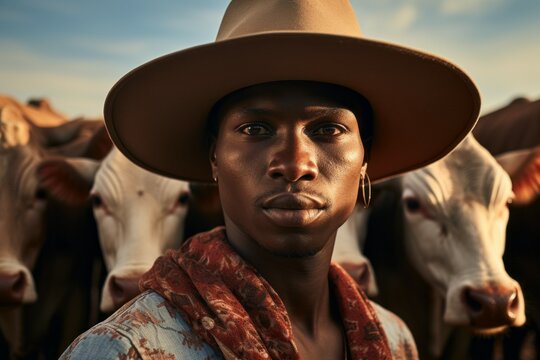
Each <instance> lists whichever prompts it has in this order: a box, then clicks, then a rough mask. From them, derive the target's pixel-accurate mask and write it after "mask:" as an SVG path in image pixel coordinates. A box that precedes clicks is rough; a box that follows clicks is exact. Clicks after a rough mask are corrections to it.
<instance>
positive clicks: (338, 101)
mask: <svg viewBox="0 0 540 360" xmlns="http://www.w3.org/2000/svg"><path fill="white" fill-rule="evenodd" d="M359 99H361V96H360V95H359V94H356V93H353V92H352V91H351V90H349V89H346V88H344V87H341V86H338V85H333V84H326V83H319V82H311V81H280V82H272V83H265V84H258V85H254V86H250V87H247V88H244V89H241V90H238V91H236V92H234V93H232V94H230V95H229V96H227V97H226V98H224V99H223V101H222V104H221V108H222V109H223V110H224V109H227V110H231V109H233V108H234V109H235V110H237V111H243V112H246V113H250V114H255V115H256V114H257V113H258V114H260V115H273V112H276V111H278V110H280V109H282V108H283V107H285V108H287V107H289V108H294V107H297V108H298V107H301V108H303V109H305V112H306V113H309V115H313V116H317V115H324V114H327V115H329V114H332V113H335V112H336V111H339V110H340V109H342V110H343V109H350V110H354V109H355V108H356V107H358V106H359V105H360V104H359V101H355V100H359Z"/></svg>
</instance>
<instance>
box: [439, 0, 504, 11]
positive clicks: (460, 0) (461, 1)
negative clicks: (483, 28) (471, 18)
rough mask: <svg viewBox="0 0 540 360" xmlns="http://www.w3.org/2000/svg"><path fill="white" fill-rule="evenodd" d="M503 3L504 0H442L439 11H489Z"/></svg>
mask: <svg viewBox="0 0 540 360" xmlns="http://www.w3.org/2000/svg"><path fill="white" fill-rule="evenodd" d="M503 3H504V0H444V1H443V2H442V4H441V11H442V13H444V14H450V15H459V14H470V13H477V12H481V11H491V10H493V9H494V8H497V7H499V6H500V5H502V4H503Z"/></svg>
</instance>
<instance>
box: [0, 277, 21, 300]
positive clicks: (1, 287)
mask: <svg viewBox="0 0 540 360" xmlns="http://www.w3.org/2000/svg"><path fill="white" fill-rule="evenodd" d="M26 286H27V283H26V279H25V276H24V273H23V272H22V271H19V272H18V273H16V274H14V275H8V276H1V277H0V305H8V306H9V305H20V304H22V302H23V297H24V291H25V290H26Z"/></svg>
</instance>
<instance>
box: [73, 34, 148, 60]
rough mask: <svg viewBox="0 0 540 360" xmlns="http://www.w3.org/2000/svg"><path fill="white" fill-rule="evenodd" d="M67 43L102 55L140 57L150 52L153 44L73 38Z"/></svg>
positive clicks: (127, 40)
mask: <svg viewBox="0 0 540 360" xmlns="http://www.w3.org/2000/svg"><path fill="white" fill-rule="evenodd" d="M67 43H68V44H69V45H70V46H72V47H75V48H78V49H79V50H80V49H84V50H85V51H88V52H92V53H96V54H100V55H123V56H131V55H140V54H142V53H144V52H145V51H148V50H149V48H150V46H151V44H152V42H151V41H149V40H143V39H116V40H115V39H103V38H89V37H80V36H79V37H71V38H68V40H67Z"/></svg>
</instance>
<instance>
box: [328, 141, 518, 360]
mask: <svg viewBox="0 0 540 360" xmlns="http://www.w3.org/2000/svg"><path fill="white" fill-rule="evenodd" d="M390 183H391V184H394V185H395V184H398V191H400V192H401V196H400V197H401V202H395V203H394V204H393V205H392V206H395V207H396V208H394V209H391V211H383V212H379V213H378V214H379V215H377V216H379V219H371V216H374V215H370V219H369V224H370V226H371V224H372V223H373V224H375V223H376V224H377V225H375V226H376V227H379V229H372V228H369V229H368V230H367V231H368V232H369V234H368V239H367V240H365V239H364V240H361V241H366V242H367V243H368V246H369V244H370V242H372V241H373V242H379V243H380V242H384V241H388V239H387V238H388V237H389V236H388V235H384V233H385V232H386V233H387V234H388V233H389V232H390V233H391V232H392V230H393V229H392V228H394V227H395V228H396V229H399V233H398V234H397V236H398V237H401V239H398V240H397V242H400V243H402V245H401V246H402V249H404V253H401V254H399V255H398V256H401V257H403V258H405V257H407V258H408V259H409V263H410V264H411V265H412V267H413V268H414V269H416V272H418V273H419V274H420V275H421V277H422V278H423V279H424V280H425V281H426V282H427V283H428V284H429V286H430V287H431V288H432V289H433V291H434V294H436V295H435V296H436V301H437V302H438V303H440V309H441V313H438V314H435V316H436V317H437V316H439V317H442V319H443V320H444V323H446V324H448V325H459V326H469V327H472V328H473V329H475V330H477V331H481V332H484V333H494V332H498V331H501V330H503V329H504V328H506V327H507V326H519V325H522V324H523V323H524V322H525V312H524V301H523V294H522V291H521V288H520V286H519V284H518V283H517V282H516V281H514V280H513V279H512V278H510V276H509V275H508V274H507V273H506V271H505V268H504V264H503V260H502V255H503V252H504V246H505V229H506V224H507V221H508V208H507V205H508V203H509V202H510V201H511V200H512V197H513V193H512V184H511V181H510V178H509V176H508V174H507V173H506V172H505V171H504V170H503V168H502V167H501V166H500V165H499V164H498V163H497V162H496V160H495V159H494V158H493V157H492V156H491V155H490V154H489V153H488V152H487V150H485V149H484V148H483V147H481V146H480V145H479V144H478V142H477V141H476V140H475V139H474V138H473V137H472V136H469V137H468V138H467V139H466V140H464V141H463V142H462V143H461V144H460V146H459V147H458V148H457V149H455V150H454V151H453V152H452V153H450V154H449V155H448V156H447V157H445V158H443V159H442V160H439V161H438V162H436V163H434V164H432V165H430V166H427V167H424V168H422V169H419V170H416V171H413V172H410V173H407V174H405V175H403V176H401V177H400V178H399V179H398V180H392V181H390V182H389V184H390ZM383 186H384V185H383ZM375 202H376V203H377V199H375ZM375 205H377V204H375ZM386 210H388V209H386ZM359 211H362V212H363V211H364V210H359ZM392 212H393V213H395V214H397V215H396V216H394V217H392V215H390V214H392ZM381 213H382V214H383V215H382V218H381V215H380V214H381ZM361 236H363V235H361ZM336 242H337V243H338V244H339V243H342V244H341V246H342V247H344V246H346V245H344V244H343V243H348V244H349V247H348V248H349V256H350V254H351V253H352V252H356V253H357V255H358V262H361V261H364V260H363V259H362V258H361V257H360V256H361V254H360V253H359V252H358V245H357V243H350V237H349V238H348V239H347V238H340V237H339V233H338V239H337V240H336ZM375 246H376V247H377V246H378V248H379V249H380V251H379V253H378V254H377V253H375V255H378V256H380V259H377V263H378V264H380V265H381V266H380V268H384V267H385V266H387V267H392V266H395V263H396V262H398V261H399V260H398V261H394V260H390V259H393V258H392V256H391V255H390V254H386V255H385V254H384V251H389V249H390V247H391V246H390V245H388V246H387V249H385V245H384V244H376V245H375ZM394 252H395V251H394ZM368 255H370V254H368ZM385 256H386V259H385ZM335 260H337V261H341V259H340V258H336V259H335ZM371 260H372V261H375V260H376V259H371ZM389 261H391V262H389ZM385 262H386V263H385ZM392 262H393V263H392ZM374 265H375V268H376V271H378V270H379V267H378V266H377V264H376V263H375V262H374ZM396 269H397V270H396V271H393V272H392V271H389V272H386V273H384V274H383V273H382V272H381V273H379V272H377V276H378V278H379V283H378V285H379V289H380V290H381V292H383V295H385V296H387V297H389V298H390V297H391V298H392V299H389V300H388V301H387V302H386V305H387V306H389V307H390V306H391V304H392V303H396V304H397V303H400V304H407V300H406V298H408V297H414V296H417V297H420V296H422V295H421V294H414V289H415V287H414V285H413V284H412V282H413V281H414V279H412V278H407V276H408V275H407V272H406V271H404V270H403V269H401V268H400V269H398V268H397V267H396ZM385 276H386V277H388V278H391V277H392V276H393V277H394V278H395V279H391V280H390V281H391V282H392V285H391V286H392V289H390V290H388V291H387V290H386V289H385V288H384V287H385V286H386V284H385V281H387V280H388V279H387V278H385ZM411 293H412V294H411ZM437 299H438V300H437ZM381 301H382V302H383V304H385V299H384V297H383V299H382V300H381ZM416 304H417V305H416V308H413V309H408V310H409V311H412V312H413V314H411V318H414V317H416V318H418V317H419V316H420V314H422V312H424V313H425V312H428V311H432V312H433V311H434V312H435V313H436V312H437V310H436V308H437V306H435V308H432V309H427V308H423V307H422V305H421V302H420V301H417V302H416ZM404 306H405V305H404ZM390 309H391V310H392V307H390ZM396 311H397V312H398V315H402V316H403V317H406V314H405V315H403V314H400V313H399V311H398V310H397V309H396ZM435 320H436V319H435ZM406 321H407V320H406ZM439 323H442V321H439ZM409 325H412V326H411V328H412V331H413V333H415V329H414V327H415V325H414V324H409ZM429 326H432V325H429ZM430 331H431V332H433V331H435V332H436V333H437V334H436V336H435V337H432V338H431V339H430V340H428V341H427V343H429V346H430V347H431V351H430V352H431V354H438V353H440V352H441V351H442V347H443V346H444V340H441V339H443V338H444V336H445V334H444V333H442V334H441V329H440V328H439V329H434V328H432V329H430ZM443 332H444V330H443ZM432 335H433V334H432ZM415 336H416V337H417V338H420V337H422V336H423V334H421V335H418V334H415ZM418 340H420V342H421V341H422V339H417V341H418ZM421 347H422V346H420V348H421ZM420 350H422V349H420Z"/></svg>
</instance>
